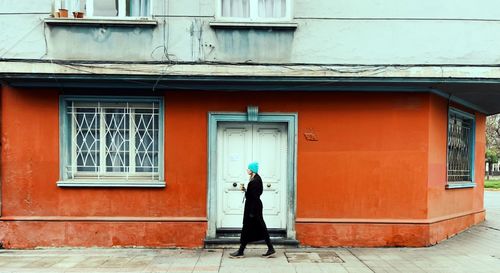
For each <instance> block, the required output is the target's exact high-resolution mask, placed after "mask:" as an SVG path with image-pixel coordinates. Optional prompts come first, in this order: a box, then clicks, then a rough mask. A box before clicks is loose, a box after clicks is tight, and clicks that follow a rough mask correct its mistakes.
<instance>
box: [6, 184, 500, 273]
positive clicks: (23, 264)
mask: <svg viewBox="0 0 500 273" xmlns="http://www.w3.org/2000/svg"><path fill="white" fill-rule="evenodd" d="M485 208H486V210H487V214H486V218H487V220H486V221H485V222H484V223H482V224H480V225H477V226H475V227H473V228H471V229H469V230H467V231H465V232H462V233H461V234H459V235H457V236H455V237H453V238H451V239H449V240H446V241H444V242H442V243H440V244H438V245H435V246H432V247H427V248H322V249H307V248H299V249H280V250H278V252H277V255H276V257H274V258H267V259H266V258H262V257H260V254H262V253H263V252H264V249H258V248H252V249H248V250H247V251H246V252H245V258H243V259H230V258H229V253H230V252H231V251H234V250H230V249H227V250H222V249H220V250H219V249H217V250H206V249H194V250H193V249H96V248H92V249H75V248H72V249H66V248H56V249H37V250H0V272H221V273H229V272H235V273H240V272H241V273H243V272H259V273H261V272H262V273H266V272H269V273H274V272H276V273H278V272H293V273H302V272H304V273H315V272H321V273H326V272H360V273H362V272H443V273H451V272H453V273H454V272H500V191H486V192H485Z"/></svg>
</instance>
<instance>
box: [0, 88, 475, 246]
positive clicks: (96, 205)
mask: <svg viewBox="0 0 500 273" xmlns="http://www.w3.org/2000/svg"><path fill="white" fill-rule="evenodd" d="M141 95H144V94H141ZM155 95H158V94H157V93H156V94H155ZM164 95H165V178H166V183H167V187H166V188H164V189H144V188H143V189H137V188H130V189H126V188H125V189H124V188H121V189H120V188H108V189H106V188H59V187H57V186H56V181H57V180H58V178H59V149H58V145H59V127H58V117H59V114H58V101H59V97H58V96H59V92H58V91H55V90H20V89H13V88H10V87H6V86H4V87H3V90H2V98H1V107H2V108H1V109H2V125H1V130H2V158H1V159H2V166H1V172H2V216H1V217H2V218H1V220H3V221H0V241H3V242H4V245H5V246H6V247H34V246H63V245H70V246H94V245H95V246H114V245H119V246H130V245H144V246H188V247H196V246H202V244H203V239H204V238H205V232H206V224H207V222H206V211H207V207H206V204H207V161H208V159H207V137H208V136H207V125H208V124H207V113H208V112H224V111H231V112H235V111H237V112H244V111H246V107H247V106H248V105H258V106H259V111H260V112H293V113H298V118H299V120H298V125H299V128H298V144H297V154H298V156H297V219H296V220H297V224H296V230H297V239H298V240H299V241H300V242H301V243H302V244H304V245H313V246H329V245H363V246H371V245H378V246H381V245H410V246H420V245H427V244H428V242H429V234H430V233H429V232H430V230H429V223H428V222H427V220H426V219H427V218H428V217H431V216H434V215H436V216H438V215H445V214H447V213H452V212H453V210H450V211H441V212H435V210H434V209H432V211H431V208H434V206H436V207H438V205H437V202H438V201H440V198H442V195H443V194H441V195H440V194H439V193H438V190H437V186H436V191H435V192H434V191H428V190H427V188H428V186H431V185H430V183H431V182H430V181H431V180H432V181H436V182H435V183H437V180H433V179H431V174H430V172H429V170H434V169H433V168H436V169H438V168H439V164H442V162H440V160H441V159H440V158H439V157H437V156H436V157H434V156H432V160H433V162H435V163H432V164H431V163H429V162H430V159H431V155H430V152H429V151H431V150H432V149H433V148H432V147H433V146H432V145H438V144H439V140H438V138H439V137H436V136H434V135H432V134H431V133H429V129H430V128H433V127H432V126H438V127H439V126H440V125H439V124H438V125H436V124H434V123H432V122H430V120H432V119H433V116H432V115H434V114H431V111H430V110H431V109H435V111H436V115H437V114H439V113H438V111H440V108H439V107H438V106H437V104H436V102H439V100H437V99H435V98H433V97H432V95H429V94H425V93H420V94H409V93H321V92H314V93H310V92H309V93H308V92H291V93H280V92H210V93H207V92H180V91H179V92H174V91H171V92H167V93H164ZM433 111H434V110H433ZM432 113H434V112H432ZM445 119H446V116H445ZM477 122H478V126H477V128H478V132H479V131H480V130H481V128H482V130H484V126H483V127H481V126H479V123H480V118H478V121H477ZM305 132H314V133H315V134H316V135H317V137H318V140H319V141H315V142H311V141H307V140H306V139H305V138H304V136H303V134H304V133H305ZM431 138H432V139H433V141H434V142H430V141H429V139H431ZM478 139H479V137H478ZM444 147H445V149H446V145H444ZM476 150H477V152H478V153H479V152H480V151H478V150H480V149H476ZM483 154H484V150H483ZM479 158H480V157H476V159H479ZM480 173H481V172H480V169H476V174H480ZM432 175H433V176H434V175H438V172H436V171H432ZM441 186H443V185H441ZM459 191H460V190H459ZM459 191H456V192H459ZM473 191H475V190H473ZM428 194H429V195H430V194H433V197H432V200H433V201H430V198H429V197H428ZM452 194H453V193H452ZM444 198H446V197H444ZM452 198H456V197H452ZM466 198H469V199H471V200H470V202H476V203H477V205H478V206H480V207H482V203H479V202H478V201H477V200H476V201H472V199H474V200H475V199H477V198H479V195H477V194H476V195H467V196H466ZM448 201H450V200H448ZM467 208H468V207H467ZM460 209H462V207H460ZM460 209H458V210H459V211H460ZM130 217H132V218H130Z"/></svg>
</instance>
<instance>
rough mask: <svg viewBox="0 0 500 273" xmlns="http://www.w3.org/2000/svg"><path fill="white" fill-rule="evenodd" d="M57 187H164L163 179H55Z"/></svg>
mask: <svg viewBox="0 0 500 273" xmlns="http://www.w3.org/2000/svg"><path fill="white" fill-rule="evenodd" d="M57 186H58V187H86V188H87V187H99V188H103V187H104V188H165V181H159V182H157V181H57Z"/></svg>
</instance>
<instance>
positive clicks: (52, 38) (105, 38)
mask: <svg viewBox="0 0 500 273" xmlns="http://www.w3.org/2000/svg"><path fill="white" fill-rule="evenodd" d="M152 41H153V30H152V29H150V28H141V27H136V28H133V29H132V30H131V28H130V27H114V26H110V27H103V26H99V27H88V26H85V27H81V26H72V27H68V26H64V27H58V26H55V27H51V28H50V34H49V39H48V41H47V42H48V48H49V50H48V55H49V58H53V59H70V60H110V61H123V60H130V61H138V60H141V61H143V60H148V59H150V58H151V56H150V53H151V50H145V49H149V48H150V47H151V45H152Z"/></svg>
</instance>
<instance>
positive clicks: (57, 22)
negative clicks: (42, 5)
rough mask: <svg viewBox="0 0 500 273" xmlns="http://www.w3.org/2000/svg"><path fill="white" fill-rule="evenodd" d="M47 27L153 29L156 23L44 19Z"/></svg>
mask: <svg viewBox="0 0 500 273" xmlns="http://www.w3.org/2000/svg"><path fill="white" fill-rule="evenodd" d="M44 21H45V23H46V24H47V25H70V26H85V25H87V26H93V25H100V26H127V27H155V26H157V25H158V21H156V20H154V19H92V18H83V19H80V18H78V19H75V18H46V19H44Z"/></svg>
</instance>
